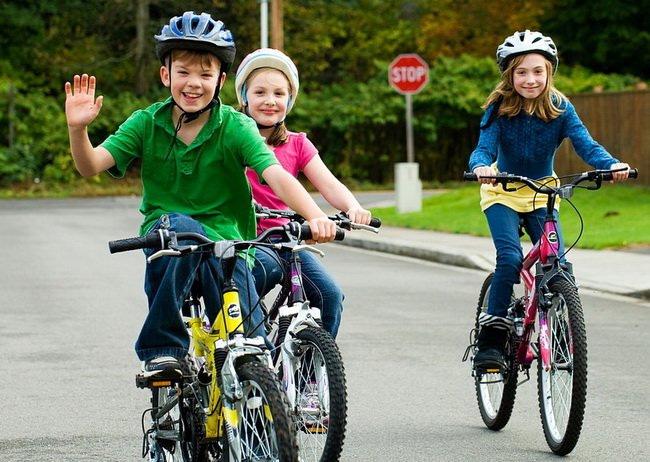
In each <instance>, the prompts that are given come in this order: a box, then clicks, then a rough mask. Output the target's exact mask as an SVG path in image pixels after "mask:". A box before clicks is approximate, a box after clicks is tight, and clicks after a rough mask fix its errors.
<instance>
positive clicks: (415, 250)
mask: <svg viewBox="0 0 650 462" xmlns="http://www.w3.org/2000/svg"><path fill="white" fill-rule="evenodd" d="M335 244H337V245H344V246H349V247H356V248H359V249H365V250H372V251H376V252H383V253H388V254H392V255H401V256H404V257H411V258H417V259H420V260H425V261H430V262H434V263H441V264H443V265H451V266H460V267H462V268H469V269H475V270H480V271H486V272H492V271H494V262H491V261H488V260H487V259H486V258H485V257H483V256H482V255H469V254H464V253H461V252H450V251H449V250H446V249H444V248H433V247H432V246H431V245H426V246H425V245H418V244H417V243H414V242H411V241H407V240H400V239H381V238H380V237H377V236H375V237H373V239H363V238H357V237H353V236H350V233H348V234H346V236H345V239H344V240H342V241H337V242H335ZM580 287H584V288H585V289H589V290H594V291H597V292H603V293H608V294H614V295H623V296H626V297H632V298H637V299H641V300H650V290H641V291H632V292H629V291H626V290H624V289H623V288H621V287H614V286H611V287H608V286H607V285H603V284H598V283H596V282H593V283H591V282H588V281H583V282H580V281H579V283H578V288H580ZM628 290H629V289H628Z"/></svg>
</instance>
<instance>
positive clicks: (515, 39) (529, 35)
mask: <svg viewBox="0 0 650 462" xmlns="http://www.w3.org/2000/svg"><path fill="white" fill-rule="evenodd" d="M533 52H537V53H540V54H541V55H543V56H544V57H545V58H546V59H548V60H549V61H550V62H551V64H552V65H553V72H555V71H556V70H557V66H558V63H559V61H558V58H557V48H556V47H555V43H553V40H552V39H551V37H546V36H545V35H542V33H541V32H537V31H530V30H528V29H526V30H525V31H524V32H518V31H517V32H515V33H514V34H512V35H511V36H510V37H507V38H506V39H505V40H504V42H503V43H502V44H501V45H499V46H498V48H497V64H498V65H499V69H501V72H503V71H505V70H506V68H507V67H508V63H509V62H510V60H511V59H512V58H514V57H515V56H519V55H524V54H526V53H533Z"/></svg>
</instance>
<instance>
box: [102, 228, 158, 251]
mask: <svg viewBox="0 0 650 462" xmlns="http://www.w3.org/2000/svg"><path fill="white" fill-rule="evenodd" d="M161 248H162V245H161V242H160V236H159V235H158V234H157V233H151V234H147V235H146V236H140V237H130V238H127V239H118V240H117V241H110V242H109V243H108V250H109V251H110V252H111V253H118V252H127V251H129V250H137V249H156V250H160V249H161Z"/></svg>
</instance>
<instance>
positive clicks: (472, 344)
mask: <svg viewBox="0 0 650 462" xmlns="http://www.w3.org/2000/svg"><path fill="white" fill-rule="evenodd" d="M475 336H476V329H472V330H470V331H469V345H468V346H467V348H465V353H464V354H463V359H462V360H461V361H462V362H465V361H467V358H468V357H469V353H470V351H472V348H474V347H475V346H476V341H475V339H474V338H475Z"/></svg>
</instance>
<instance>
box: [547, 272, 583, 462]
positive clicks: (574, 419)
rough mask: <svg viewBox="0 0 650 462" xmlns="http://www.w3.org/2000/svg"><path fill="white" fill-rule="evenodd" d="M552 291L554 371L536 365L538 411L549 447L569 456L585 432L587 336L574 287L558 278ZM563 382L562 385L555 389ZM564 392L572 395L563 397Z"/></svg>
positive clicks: (551, 345)
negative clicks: (583, 425)
mask: <svg viewBox="0 0 650 462" xmlns="http://www.w3.org/2000/svg"><path fill="white" fill-rule="evenodd" d="M549 290H550V293H552V294H553V298H552V300H553V303H552V305H551V307H550V308H549V310H548V322H549V333H550V337H551V338H550V339H549V345H550V348H551V369H550V370H549V371H546V370H544V368H543V366H542V361H541V360H540V361H538V362H537V390H538V400H539V411H540V416H541V420H542V427H543V429H544V437H545V438H546V442H547V443H548V446H549V448H551V450H552V451H553V452H554V453H555V454H558V455H566V454H568V453H569V452H571V451H572V450H573V448H575V446H576V444H577V443H578V439H579V437H580V432H581V430H582V422H583V418H584V411H585V404H586V399H587V333H586V329H585V322H584V316H583V312H582V304H581V302H580V297H579V296H578V290H577V288H576V287H575V285H573V284H571V283H570V282H569V281H567V280H565V279H562V278H558V279H557V280H556V281H553V282H551V284H549ZM560 381H561V383H562V386H561V387H555V386H554V385H557V383H558V382H560ZM562 390H565V391H568V390H570V393H569V394H568V396H564V397H563V396H562V393H561V391H562ZM563 398H564V400H563ZM567 398H568V399H569V400H570V401H569V402H568V405H567V401H566V399H567ZM554 404H555V406H554ZM558 404H559V405H558ZM563 409H564V410H567V411H568V412H566V416H562V415H561V411H562V410H563Z"/></svg>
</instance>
